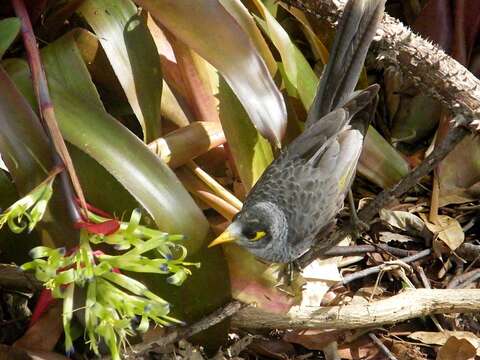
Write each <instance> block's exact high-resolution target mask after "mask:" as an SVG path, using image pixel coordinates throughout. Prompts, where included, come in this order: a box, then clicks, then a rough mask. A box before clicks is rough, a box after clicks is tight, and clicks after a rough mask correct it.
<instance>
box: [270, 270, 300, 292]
mask: <svg viewBox="0 0 480 360" xmlns="http://www.w3.org/2000/svg"><path fill="white" fill-rule="evenodd" d="M300 272H301V268H300V266H299V264H297V263H296V262H289V263H287V264H285V266H284V268H283V269H282V270H281V271H280V272H279V273H278V279H277V281H278V282H277V284H276V285H275V287H276V288H277V289H278V290H279V291H281V292H284V293H286V294H288V295H291V296H295V295H294V293H293V292H292V290H291V289H292V285H293V284H294V282H295V280H296V278H297V277H298V274H299V273H300Z"/></svg>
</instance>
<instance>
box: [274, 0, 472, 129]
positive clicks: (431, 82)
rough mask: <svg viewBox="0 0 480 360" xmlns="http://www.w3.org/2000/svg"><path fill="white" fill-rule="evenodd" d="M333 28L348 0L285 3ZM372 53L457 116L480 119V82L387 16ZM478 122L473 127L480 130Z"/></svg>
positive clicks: (307, 0) (289, 0)
mask: <svg viewBox="0 0 480 360" xmlns="http://www.w3.org/2000/svg"><path fill="white" fill-rule="evenodd" d="M282 1H283V2H284V3H286V4H288V5H292V6H295V7H298V8H300V9H302V10H304V11H306V12H308V13H310V14H313V15H315V16H317V17H321V18H322V19H324V20H327V21H328V22H330V23H331V24H332V26H333V25H334V24H335V23H336V21H337V20H338V19H339V17H340V15H341V12H342V9H343V7H344V5H345V2H346V0H282ZM372 50H373V53H374V54H375V55H376V57H375V59H376V61H375V63H376V65H377V66H379V67H383V68H386V67H388V66H391V65H393V66H396V67H398V68H399V70H400V71H402V72H403V74H404V75H405V76H406V77H409V78H410V79H412V80H413V81H414V82H415V83H416V85H417V86H418V87H419V88H421V89H422V90H424V91H425V92H426V93H427V94H429V95H431V96H432V97H434V98H437V99H438V100H439V101H441V102H442V103H443V104H444V105H445V106H446V107H447V108H448V109H450V110H451V111H452V113H454V114H462V115H464V116H466V117H467V118H468V119H469V120H477V119H478V118H480V80H478V79H477V78H476V77H475V76H474V75H473V74H472V73H470V72H469V71H468V70H467V69H465V67H463V66H462V65H461V64H460V63H459V62H457V61H456V60H454V59H453V58H451V57H450V56H448V55H447V54H445V53H444V52H443V50H441V49H439V48H438V47H437V46H435V45H433V44H432V43H431V42H429V41H427V40H425V39H423V38H421V37H420V36H418V35H415V34H414V33H413V32H412V31H411V30H410V29H408V28H407V27H406V26H405V25H403V24H402V23H401V22H400V21H398V20H397V19H395V18H392V17H391V16H389V15H388V14H385V16H384V18H383V21H382V23H381V24H380V26H379V28H378V30H377V36H376V38H375V40H374V43H373V47H372ZM479 124H480V122H479V121H473V123H472V126H475V127H478V126H479Z"/></svg>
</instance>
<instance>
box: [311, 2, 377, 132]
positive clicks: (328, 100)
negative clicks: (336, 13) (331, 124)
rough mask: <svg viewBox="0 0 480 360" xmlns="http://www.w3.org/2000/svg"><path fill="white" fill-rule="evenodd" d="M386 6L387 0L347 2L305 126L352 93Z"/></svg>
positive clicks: (344, 100)
mask: <svg viewBox="0 0 480 360" xmlns="http://www.w3.org/2000/svg"><path fill="white" fill-rule="evenodd" d="M384 6H385V0H357V1H349V2H347V5H346V6H345V10H344V13H343V16H342V18H341V19H340V22H339V24H338V28H337V33H336V36H335V40H334V42H333V46H332V49H331V51H330V59H329V61H328V64H327V66H326V67H325V71H324V73H323V75H322V77H321V79H320V84H319V86H318V90H317V94H316V95H315V99H314V101H313V104H312V106H311V107H310V110H309V112H308V117H307V122H306V126H305V128H308V127H310V126H312V124H314V123H316V122H317V121H318V120H319V119H321V118H322V117H324V116H325V115H326V114H328V113H329V112H330V111H331V110H332V109H335V108H337V107H338V106H342V105H343V104H344V103H345V102H346V100H347V99H348V98H349V97H350V96H351V94H352V92H353V90H354V88H355V85H356V84H357V81H358V78H359V76H360V72H361V69H362V66H363V62H364V60H365V56H366V54H367V50H368V47H369V46H370V43H371V41H372V39H373V37H374V35H375V32H376V29H377V25H378V23H379V22H380V20H381V17H382V15H383V9H384Z"/></svg>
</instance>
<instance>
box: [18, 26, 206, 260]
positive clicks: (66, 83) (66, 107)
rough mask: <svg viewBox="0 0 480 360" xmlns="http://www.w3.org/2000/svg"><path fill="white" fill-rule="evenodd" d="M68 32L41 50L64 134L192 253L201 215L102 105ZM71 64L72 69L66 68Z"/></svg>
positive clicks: (202, 227) (200, 237) (201, 234)
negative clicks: (180, 236)
mask: <svg viewBox="0 0 480 360" xmlns="http://www.w3.org/2000/svg"><path fill="white" fill-rule="evenodd" d="M74 35H75V33H69V34H67V35H65V36H63V37H62V38H60V39H58V40H57V41H55V42H54V43H52V44H50V45H49V46H47V47H45V48H44V49H43V50H42V59H43V61H44V65H45V69H46V72H47V77H48V82H49V88H50V91H51V95H52V98H53V103H54V106H55V112H56V115H57V119H58V121H59V125H60V128H61V130H62V133H63V135H64V137H65V139H66V140H67V141H69V142H70V143H71V144H73V145H75V146H77V147H78V148H79V149H81V150H82V151H84V152H86V153H87V154H89V155H90V156H91V157H92V158H94V159H95V160H96V161H98V162H99V163H100V164H101V165H102V166H103V167H105V168H106V169H107V170H108V171H109V172H110V173H111V174H112V175H113V176H114V177H115V178H116V179H117V180H118V181H119V182H120V183H121V184H122V185H123V186H124V187H125V188H126V189H127V190H128V191H129V192H130V193H131V194H132V195H133V196H134V197H135V198H136V199H137V201H138V202H139V203H140V204H142V206H143V207H144V208H145V209H146V210H147V211H148V212H149V213H150V215H151V216H152V217H153V219H154V220H155V222H156V223H157V225H158V226H159V227H160V228H161V229H162V230H164V231H166V232H169V233H180V234H185V235H187V236H188V239H189V240H188V241H187V247H188V248H189V251H193V252H195V251H196V250H197V249H198V248H199V247H200V246H202V242H203V241H204V239H205V236H206V234H207V230H208V224H207V221H206V219H205V217H204V216H203V214H202V212H201V211H200V209H199V208H198V207H197V206H196V205H195V203H194V202H193V200H192V198H191V197H190V195H189V194H188V193H187V191H186V190H185V189H184V188H183V187H182V186H181V184H180V183H179V182H178V180H177V178H176V177H175V175H174V174H173V172H172V171H171V170H170V169H169V168H168V167H167V166H166V165H165V164H164V163H163V162H162V161H160V160H159V159H158V158H157V157H156V156H155V155H154V154H153V153H152V152H151V151H150V150H149V149H148V147H147V146H146V145H145V144H143V143H142V142H141V141H140V140H139V139H138V138H137V137H136V136H135V135H133V134H132V133H131V132H130V131H129V130H128V129H127V128H125V127H124V126H123V125H121V124H120V123H119V122H118V121H116V120H115V119H114V118H113V117H111V116H110V115H109V114H108V113H107V112H106V111H105V110H104V108H103V105H102V103H101V102H100V98H99V96H98V93H97V92H96V89H95V87H94V85H93V83H92V82H91V79H90V76H89V74H88V71H87V69H86V67H85V64H84V63H83V61H82V58H81V56H80V53H79V51H78V48H77V47H76V45H75V40H74ZM72 68H74V69H75V71H71V69H72ZM12 75H13V77H15V78H16V79H17V78H18V77H27V79H28V76H29V74H28V70H27V69H26V68H24V71H23V72H20V73H19V72H18V71H17V73H16V74H12ZM19 82H22V81H20V80H19ZM22 90H23V91H27V92H28V91H31V90H30V89H22ZM98 186H102V185H101V184H98Z"/></svg>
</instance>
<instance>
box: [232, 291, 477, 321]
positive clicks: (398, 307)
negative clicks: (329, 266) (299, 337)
mask: <svg viewBox="0 0 480 360" xmlns="http://www.w3.org/2000/svg"><path fill="white" fill-rule="evenodd" d="M478 311H480V289H416V290H406V291H403V292H401V293H400V294H398V295H394V296H392V297H389V298H387V299H383V300H378V301H373V302H369V303H360V304H351V305H343V304H342V305H339V306H328V307H314V306H308V307H298V308H293V309H292V310H290V311H289V312H288V313H281V314H273V313H269V312H266V311H262V310H261V309H259V308H254V307H247V308H244V309H242V310H240V311H239V312H238V313H237V314H235V316H234V317H233V318H232V325H233V326H235V327H238V328H244V329H295V330H300V329H358V328H366V327H377V326H382V325H387V324H395V323H398V322H401V321H405V320H409V319H414V318H418V317H422V316H428V315H430V314H446V313H450V314H451V313H467V312H478Z"/></svg>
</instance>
